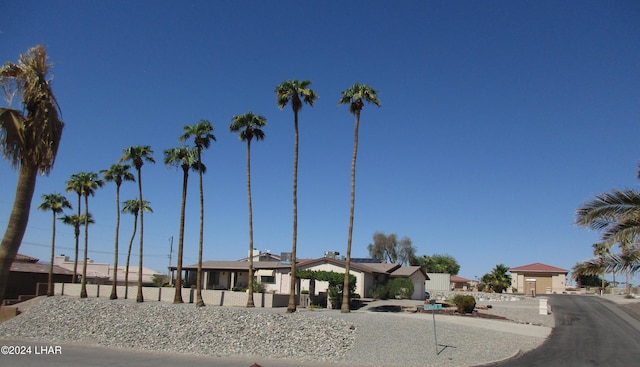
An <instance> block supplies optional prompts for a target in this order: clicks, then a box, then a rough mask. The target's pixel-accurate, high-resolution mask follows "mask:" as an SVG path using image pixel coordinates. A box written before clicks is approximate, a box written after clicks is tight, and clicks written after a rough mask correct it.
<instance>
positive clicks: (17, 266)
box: [11, 262, 73, 275]
mask: <svg viewBox="0 0 640 367" xmlns="http://www.w3.org/2000/svg"><path fill="white" fill-rule="evenodd" d="M11 271H13V272H17V273H44V274H49V264H40V263H32V262H14V263H13V264H11ZM53 274H61V275H73V271H71V270H67V269H65V268H63V267H60V266H58V265H54V266H53Z"/></svg>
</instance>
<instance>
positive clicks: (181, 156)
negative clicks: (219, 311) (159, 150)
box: [164, 147, 207, 303]
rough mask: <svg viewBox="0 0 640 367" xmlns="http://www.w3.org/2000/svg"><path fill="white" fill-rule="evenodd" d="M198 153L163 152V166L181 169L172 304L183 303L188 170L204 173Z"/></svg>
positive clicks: (193, 150) (182, 149) (190, 149)
mask: <svg viewBox="0 0 640 367" xmlns="http://www.w3.org/2000/svg"><path fill="white" fill-rule="evenodd" d="M197 156H198V153H197V151H196V150H195V149H192V148H189V147H178V148H172V149H166V150H165V151H164V164H166V165H167V166H176V167H177V166H179V167H180V168H182V201H181V202H180V233H179V234H178V261H177V263H178V264H177V266H176V283H175V285H176V294H175V296H174V297H173V303H184V301H183V300H182V262H183V258H184V217H185V210H186V206H187V183H188V181H189V170H190V169H191V170H194V171H198V169H200V170H202V172H206V169H207V168H206V167H205V166H204V165H202V164H201V165H198V157H197Z"/></svg>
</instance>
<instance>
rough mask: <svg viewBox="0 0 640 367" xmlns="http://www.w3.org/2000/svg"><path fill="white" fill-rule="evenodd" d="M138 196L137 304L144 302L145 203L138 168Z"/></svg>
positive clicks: (140, 173) (140, 174)
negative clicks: (143, 250)
mask: <svg viewBox="0 0 640 367" xmlns="http://www.w3.org/2000/svg"><path fill="white" fill-rule="evenodd" d="M138 194H139V196H140V208H139V210H140V257H139V258H138V295H137V297H136V302H144V296H143V295H142V249H143V248H142V247H143V244H144V201H143V200H142V172H141V169H140V167H138Z"/></svg>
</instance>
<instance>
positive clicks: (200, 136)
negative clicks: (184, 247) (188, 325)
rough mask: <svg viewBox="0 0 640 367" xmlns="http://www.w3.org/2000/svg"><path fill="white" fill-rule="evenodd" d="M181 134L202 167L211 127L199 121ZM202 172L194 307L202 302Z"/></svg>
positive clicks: (181, 138) (211, 137)
mask: <svg viewBox="0 0 640 367" xmlns="http://www.w3.org/2000/svg"><path fill="white" fill-rule="evenodd" d="M183 131H184V132H183V134H182V135H181V136H180V138H179V139H178V140H179V141H185V140H187V139H189V138H190V137H192V136H193V143H194V145H195V146H196V150H197V152H198V167H201V166H202V149H208V148H209V146H210V145H211V141H212V140H213V141H215V140H216V137H215V136H214V135H213V134H212V131H213V125H211V123H210V122H209V121H207V120H200V121H199V122H198V123H197V124H195V125H186V126H184V128H183ZM203 173H204V172H202V170H198V182H199V186H200V240H199V242H198V273H197V275H196V307H203V306H204V301H203V300H202V244H203V242H204V190H203V187H202V174H203Z"/></svg>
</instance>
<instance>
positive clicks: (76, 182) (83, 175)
mask: <svg viewBox="0 0 640 367" xmlns="http://www.w3.org/2000/svg"><path fill="white" fill-rule="evenodd" d="M103 185H104V181H102V180H101V179H99V178H98V174H97V173H94V172H80V173H76V174H73V175H71V179H69V181H67V191H69V190H70V188H73V190H79V191H78V192H80V193H81V194H82V196H83V197H84V220H85V222H84V262H83V264H82V279H80V298H87V259H88V257H87V255H88V249H89V222H88V220H89V196H94V195H95V190H96V189H98V188H100V187H102V186H103Z"/></svg>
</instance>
